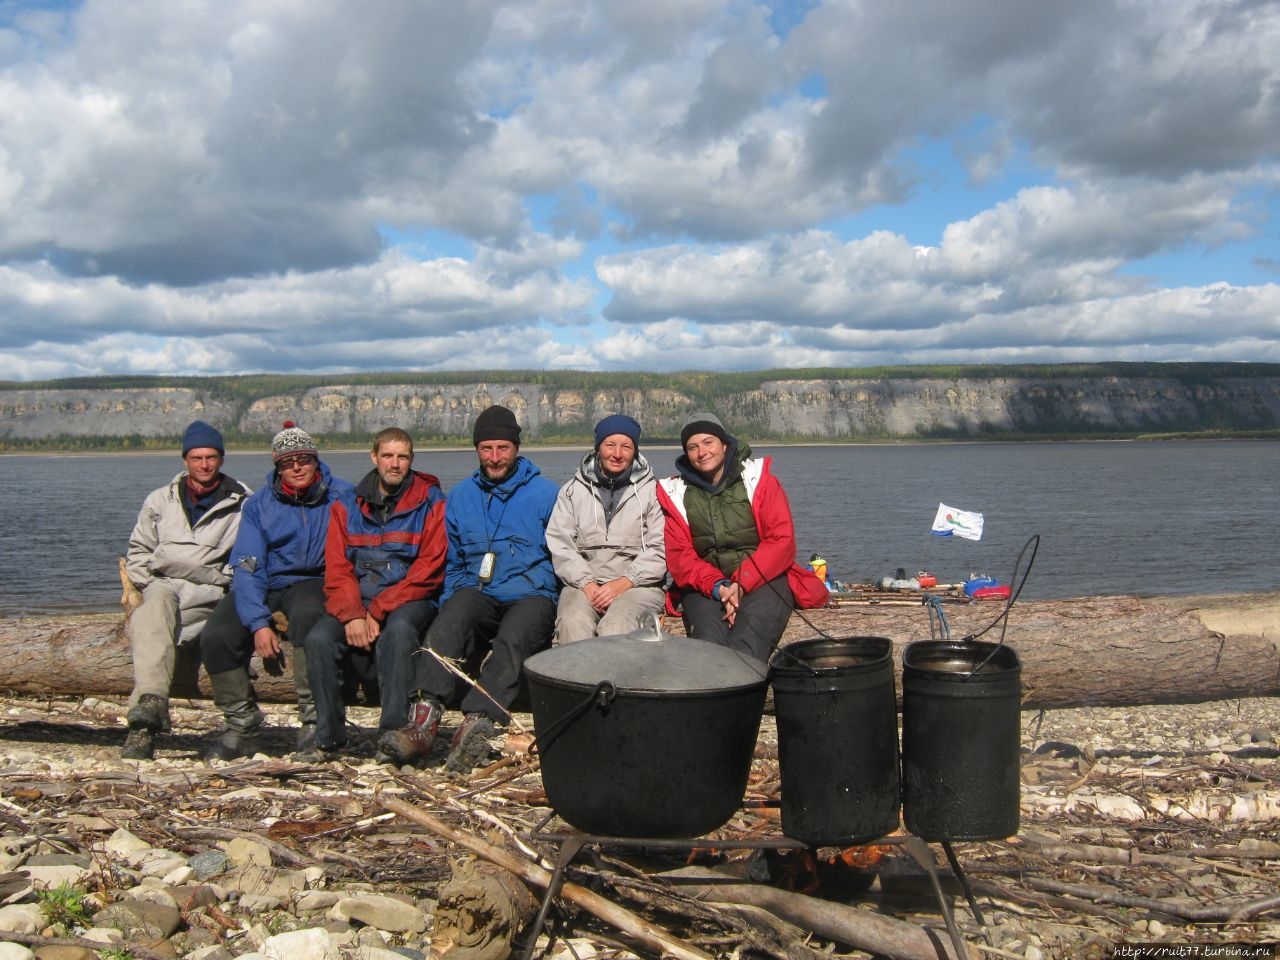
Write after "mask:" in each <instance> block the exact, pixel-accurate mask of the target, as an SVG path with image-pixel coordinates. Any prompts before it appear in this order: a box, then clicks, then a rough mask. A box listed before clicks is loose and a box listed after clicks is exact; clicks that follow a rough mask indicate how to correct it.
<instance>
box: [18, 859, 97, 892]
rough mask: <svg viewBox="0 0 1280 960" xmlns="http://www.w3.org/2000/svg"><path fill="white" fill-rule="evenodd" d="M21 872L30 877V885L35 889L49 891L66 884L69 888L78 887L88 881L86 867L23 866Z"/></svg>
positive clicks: (88, 873)
mask: <svg viewBox="0 0 1280 960" xmlns="http://www.w3.org/2000/svg"><path fill="white" fill-rule="evenodd" d="M22 869H23V870H26V871H27V874H28V875H29V876H30V877H31V885H32V886H33V887H35V888H36V889H46V888H47V889H50V890H52V889H53V888H54V887H59V886H62V884H64V883H65V884H66V885H67V886H69V887H79V886H82V885H83V884H84V882H85V881H86V880H88V879H89V875H90V872H91V871H90V870H89V869H88V868H87V867H76V866H52V867H33V866H30V865H27V866H24V867H23V868H22Z"/></svg>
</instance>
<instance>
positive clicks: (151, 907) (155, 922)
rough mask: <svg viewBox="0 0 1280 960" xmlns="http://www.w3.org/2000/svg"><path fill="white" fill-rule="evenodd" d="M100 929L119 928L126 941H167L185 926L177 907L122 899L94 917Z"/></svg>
mask: <svg viewBox="0 0 1280 960" xmlns="http://www.w3.org/2000/svg"><path fill="white" fill-rule="evenodd" d="M93 922H94V924H95V925H96V926H100V927H116V928H118V929H119V930H120V932H121V933H123V934H124V938H125V940H127V941H129V942H137V941H141V940H164V939H167V938H168V937H170V936H172V935H173V932H174V931H175V930H177V929H178V925H179V924H181V923H182V914H181V913H179V912H178V911H177V909H175V908H174V907H170V906H167V905H165V904H162V903H148V902H146V901H144V900H121V901H120V902H118V903H113V904H111V906H109V907H107V908H106V909H105V910H100V911H98V912H97V913H96V914H94V916H93Z"/></svg>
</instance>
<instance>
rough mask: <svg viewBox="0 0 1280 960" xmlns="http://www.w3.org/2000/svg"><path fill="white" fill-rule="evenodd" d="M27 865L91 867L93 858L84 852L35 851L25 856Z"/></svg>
mask: <svg viewBox="0 0 1280 960" xmlns="http://www.w3.org/2000/svg"><path fill="white" fill-rule="evenodd" d="M27 866H28V867H91V866H93V859H92V858H91V857H90V856H89V855H88V854H84V853H37V854H35V855H34V856H31V857H28V858H27Z"/></svg>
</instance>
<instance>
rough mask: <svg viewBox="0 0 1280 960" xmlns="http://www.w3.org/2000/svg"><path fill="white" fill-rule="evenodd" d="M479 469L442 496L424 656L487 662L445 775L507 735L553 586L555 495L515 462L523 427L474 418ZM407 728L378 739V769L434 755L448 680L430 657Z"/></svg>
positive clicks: (546, 629) (534, 471)
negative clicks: (436, 604) (441, 556)
mask: <svg viewBox="0 0 1280 960" xmlns="http://www.w3.org/2000/svg"><path fill="white" fill-rule="evenodd" d="M472 441H473V442H474V443H475V447H476V455H477V457H478V458H479V461H480V466H479V469H477V470H476V472H475V473H474V474H472V475H471V476H470V477H469V478H467V479H466V480H464V481H462V482H461V483H459V484H458V485H457V486H456V487H454V488H453V490H451V491H450V492H449V496H448V498H447V501H446V504H445V530H446V532H447V535H448V540H449V552H448V559H447V561H446V563H445V578H444V590H443V592H442V594H441V606H440V613H439V615H438V616H437V617H436V619H435V621H434V622H433V623H432V624H431V628H430V629H429V630H428V631H427V639H426V646H428V647H429V648H430V649H431V650H434V651H435V652H436V653H438V654H440V655H441V656H442V657H446V658H448V659H450V660H453V661H454V662H472V663H474V662H475V661H476V660H477V659H478V658H479V657H481V656H484V655H485V654H486V653H487V654H488V656H487V658H486V659H485V661H484V664H483V666H482V667H481V669H480V676H479V680H478V683H477V684H475V685H472V686H471V687H470V689H469V690H468V691H467V693H466V695H465V696H464V697H463V699H462V712H463V714H464V718H463V721H462V724H461V725H460V726H459V727H458V728H457V730H456V731H455V733H454V735H453V740H452V742H451V744H450V753H449V758H448V761H447V762H446V765H445V766H446V769H449V770H454V771H465V770H470V769H471V768H472V767H474V766H475V765H476V764H477V763H479V761H480V760H482V759H484V758H485V757H486V756H488V753H489V740H490V738H492V737H494V736H495V735H496V734H497V732H498V728H499V727H500V726H503V725H505V723H506V721H507V719H508V717H509V716H510V714H509V708H510V706H511V703H512V701H513V700H515V697H516V692H517V691H518V690H519V687H520V671H521V668H522V667H523V666H524V661H525V659H526V658H527V657H529V656H531V655H532V654H534V653H536V652H538V651H539V650H541V649H543V648H544V647H546V646H547V645H548V644H549V643H550V642H551V634H552V631H553V630H554V629H555V620H556V600H557V598H558V596H559V583H558V581H557V580H556V574H555V569H554V568H553V567H552V564H551V552H550V550H549V549H548V548H547V540H546V530H547V521H548V520H549V519H550V518H551V510H552V508H553V507H554V506H555V502H556V494H557V492H558V487H557V486H556V484H555V483H553V482H552V481H550V480H548V479H547V478H546V477H544V476H542V474H541V473H540V472H539V470H538V468H537V467H535V466H534V465H533V464H532V463H531V462H529V461H528V460H526V459H525V458H524V457H522V456H520V424H519V423H518V422H517V421H516V417H515V414H514V413H512V412H511V411H510V410H508V409H507V408H506V407H503V406H496V405H495V406H491V407H488V408H487V409H485V410H483V411H481V413H480V415H479V416H478V417H477V418H476V422H475V428H474V429H473V431H472ZM414 686H415V693H414V695H413V702H412V704H411V706H410V712H409V724H408V725H407V726H405V727H402V728H401V729H399V730H391V731H388V732H387V733H385V734H383V736H382V738H381V739H380V740H379V741H378V749H379V752H380V754H381V755H382V756H383V758H384V759H386V760H390V761H392V762H395V763H401V764H406V763H407V764H414V765H421V764H422V763H423V762H425V760H426V759H427V757H428V756H429V754H430V753H431V747H432V744H433V743H434V741H435V738H436V735H437V734H438V732H439V728H440V717H441V716H442V714H443V713H444V706H445V704H447V703H449V702H450V701H451V700H452V698H453V696H454V693H455V679H454V675H453V674H452V673H450V672H449V671H448V670H447V669H446V668H445V667H444V666H442V665H441V664H440V663H439V661H437V660H436V659H435V657H432V656H431V655H430V654H428V653H427V652H425V651H424V652H423V653H421V654H419V655H418V656H417V658H416V660H415V676H414Z"/></svg>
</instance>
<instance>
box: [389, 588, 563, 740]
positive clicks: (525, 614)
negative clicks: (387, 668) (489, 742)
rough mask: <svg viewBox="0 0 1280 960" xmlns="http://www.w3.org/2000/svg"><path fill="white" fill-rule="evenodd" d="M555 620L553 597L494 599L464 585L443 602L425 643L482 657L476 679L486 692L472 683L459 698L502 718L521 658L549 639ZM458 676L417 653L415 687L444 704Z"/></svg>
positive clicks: (446, 653) (467, 658) (445, 652)
mask: <svg viewBox="0 0 1280 960" xmlns="http://www.w3.org/2000/svg"><path fill="white" fill-rule="evenodd" d="M555 626H556V605H555V601H554V600H550V599H548V598H547V597H542V596H531V597H523V598H522V599H520V600H516V601H514V602H513V603H499V602H498V601H497V600H494V599H493V598H492V597H490V596H488V595H486V594H484V593H481V592H480V591H479V590H477V589H475V588H473V587H465V588H463V589H461V590H458V591H457V592H456V593H454V594H452V595H451V596H450V597H449V599H448V600H446V601H445V602H444V605H443V606H442V607H441V608H440V613H439V615H438V616H437V617H436V619H435V621H434V622H433V623H432V624H431V629H430V630H428V631H427V640H426V644H425V646H427V647H430V648H431V649H432V650H434V651H435V652H436V653H438V654H440V655H441V656H442V657H448V658H449V659H450V660H454V661H458V662H469V663H475V662H477V661H478V660H479V659H480V658H481V657H484V658H485V659H484V664H483V666H482V667H481V668H480V676H479V678H478V679H479V685H480V687H483V688H484V690H485V691H487V694H488V695H487V696H486V694H485V693H481V692H480V689H479V688H477V687H474V686H473V687H471V688H470V689H469V690H468V691H467V693H466V695H465V696H464V697H463V698H462V712H463V713H484V714H487V715H488V716H489V718H490V719H492V720H495V721H497V722H499V723H506V721H507V710H508V709H509V708H510V706H511V704H512V703H513V702H514V701H515V698H516V694H517V693H518V692H519V690H520V671H521V670H522V669H523V667H524V662H525V660H526V659H527V658H528V657H530V656H532V655H533V654H535V653H537V652H538V651H539V650H542V649H544V648H545V647H547V646H549V645H550V643H551V634H552V632H553V631H554V630H555ZM486 653H487V654H488V656H487V657H486V656H485V654H486ZM458 682H459V681H458V680H457V678H456V677H455V676H454V675H453V674H452V673H450V672H449V671H448V670H446V669H445V668H444V667H442V666H441V665H440V664H439V663H438V662H437V661H436V659H435V658H434V657H431V656H428V655H426V653H420V654H418V657H417V663H416V673H415V684H414V685H415V689H418V690H421V691H422V692H424V693H426V694H428V695H429V696H431V697H434V698H435V699H437V700H439V701H440V702H441V703H445V704H448V703H451V702H452V701H453V698H454V694H455V692H456V690H457V683H458Z"/></svg>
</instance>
